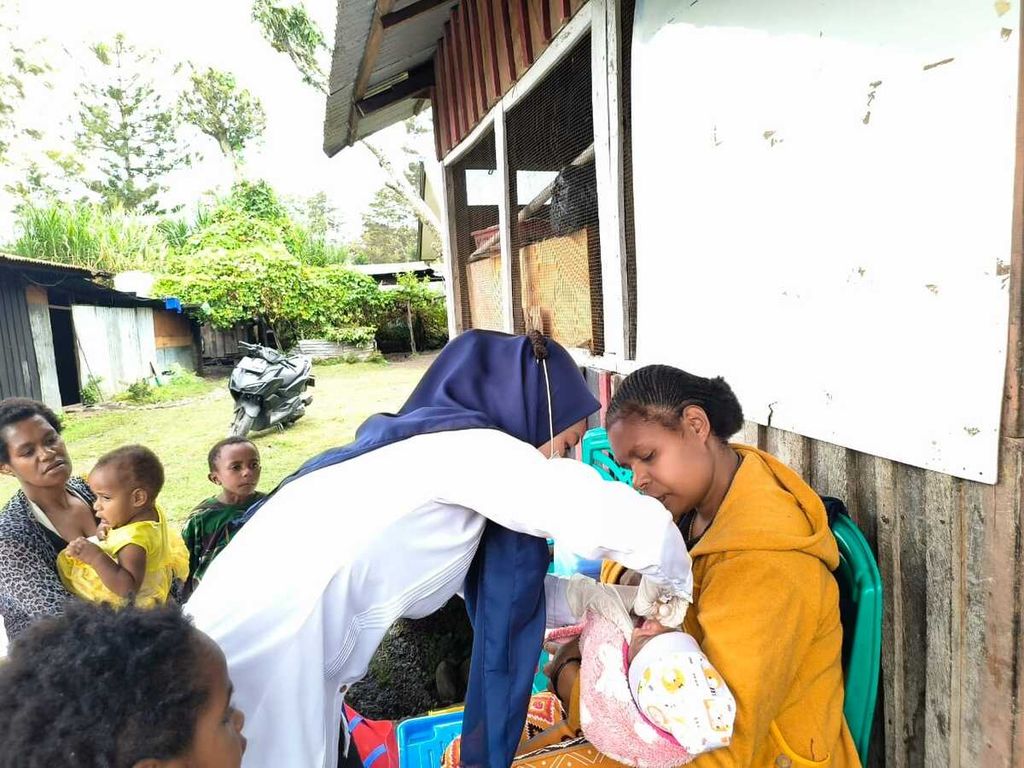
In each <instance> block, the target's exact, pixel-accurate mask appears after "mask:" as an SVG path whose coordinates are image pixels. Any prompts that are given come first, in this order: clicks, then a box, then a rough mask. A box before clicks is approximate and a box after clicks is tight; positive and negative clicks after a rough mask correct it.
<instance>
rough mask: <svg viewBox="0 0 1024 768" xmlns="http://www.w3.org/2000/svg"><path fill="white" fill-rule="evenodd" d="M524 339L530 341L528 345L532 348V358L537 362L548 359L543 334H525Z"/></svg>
mask: <svg viewBox="0 0 1024 768" xmlns="http://www.w3.org/2000/svg"><path fill="white" fill-rule="evenodd" d="M526 338H528V339H529V340H530V344H531V345H532V346H533V356H534V358H536V360H537V362H538V363H539V362H541V361H542V360H547V359H548V340H547V338H545V336H544V334H543V333H541V332H540V331H530V332H529V333H527V334H526Z"/></svg>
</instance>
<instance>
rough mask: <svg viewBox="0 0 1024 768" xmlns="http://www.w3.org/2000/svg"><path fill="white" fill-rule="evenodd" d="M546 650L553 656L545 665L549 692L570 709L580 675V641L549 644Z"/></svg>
mask: <svg viewBox="0 0 1024 768" xmlns="http://www.w3.org/2000/svg"><path fill="white" fill-rule="evenodd" d="M545 650H546V651H547V652H548V653H550V654H551V659H550V660H549V661H548V663H547V664H545V665H544V674H545V675H547V678H548V690H549V691H551V692H552V693H553V694H555V696H557V697H558V698H559V699H561V701H562V704H563V705H564V706H565V707H566V708H568V707H569V699H570V698H572V688H573V686H574V685H575V684H576V678H577V677H579V674H580V658H581V656H580V641H579V639H578V638H577V639H573V640H570V641H569V642H567V643H563V644H562V645H557V644H555V643H548V644H547V645H546V646H545Z"/></svg>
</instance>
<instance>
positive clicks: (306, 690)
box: [186, 429, 692, 768]
mask: <svg viewBox="0 0 1024 768" xmlns="http://www.w3.org/2000/svg"><path fill="white" fill-rule="evenodd" d="M487 520H493V521H494V522H496V523H500V524H501V525H503V526H505V527H507V528H510V529H512V530H516V531H520V532H523V533H528V534H532V535H535V536H542V537H552V538H555V539H557V540H558V541H559V544H560V545H564V546H566V547H567V548H569V549H571V550H573V551H575V552H576V553H577V554H579V555H581V556H584V557H589V558H597V557H607V558H612V559H615V560H616V561H618V562H621V563H623V564H624V565H627V566H629V567H631V568H634V569H636V570H639V571H642V572H644V573H646V574H648V575H650V576H653V577H656V578H658V579H662V580H664V581H665V582H666V583H667V584H668V585H669V587H670V588H671V589H672V590H673V591H675V592H676V593H679V594H686V595H689V594H690V589H691V586H692V582H691V574H690V559H689V556H688V555H687V553H686V549H685V546H684V544H683V539H682V537H681V535H680V533H679V531H678V530H677V529H676V526H675V525H674V524H673V522H672V520H671V517H670V515H669V513H668V511H667V510H665V509H664V508H663V507H662V506H661V505H660V504H659V503H658V502H657V501H655V500H654V499H650V498H646V497H643V496H641V495H639V494H637V493H635V492H633V490H632V489H630V488H628V487H626V486H624V485H622V484H620V483H609V482H605V481H603V480H602V479H601V478H600V477H599V476H598V475H597V473H596V472H594V470H593V469H591V468H590V467H587V466H585V465H583V464H581V463H579V462H576V461H573V460H570V459H561V460H555V461H549V460H547V459H545V458H544V457H543V456H541V454H540V453H539V452H538V451H537V450H536V449H535V448H533V447H531V446H529V445H527V444H526V443H523V442H521V441H519V440H517V439H515V438H513V437H510V436H508V435H506V434H504V433H502V432H499V431H497V430H488V429H474V430H462V431H453V432H442V433H435V434H429V435H419V436H417V437H413V438H410V439H408V440H404V441H402V442H399V443H394V444H392V445H389V446H385V447H383V448H379V449H377V450H375V451H372V452H370V453H367V454H364V455H362V456H359V457H357V458H355V459H351V460H349V461H346V462H343V463H341V464H337V465H334V466H332V467H327V468H325V469H321V470H318V471H316V472H313V473H311V474H309V475H306V476H304V477H302V478H300V479H298V480H295V481H293V482H292V483H290V484H288V485H287V486H285V487H284V488H282V489H281V490H280V491H279V492H278V493H277V494H275V495H274V496H273V497H272V498H271V499H270V500H269V501H268V502H267V503H266V504H265V505H264V506H263V508H262V509H260V510H259V512H258V513H257V514H256V515H255V516H254V517H253V519H252V520H250V521H249V522H248V523H247V524H246V526H245V528H243V529H242V530H241V531H240V532H239V534H238V535H237V536H236V537H235V538H234V540H233V541H232V542H231V544H230V545H229V546H228V547H227V548H226V549H225V550H224V552H222V553H221V554H220V556H219V557H218V558H217V560H216V561H215V562H214V563H213V564H212V566H211V567H210V568H209V570H208V571H207V573H206V575H205V577H204V578H203V581H202V583H201V584H200V586H199V588H198V589H197V590H196V592H195V594H194V595H193V597H192V599H191V600H190V601H189V602H188V604H187V606H186V610H187V612H188V613H189V614H191V615H192V617H193V618H194V620H195V624H196V626H197V627H198V628H199V629H201V630H202V631H204V632H206V633H207V634H208V635H209V636H210V637H212V638H213V639H214V640H215V641H217V643H219V644H220V647H221V648H222V649H223V650H224V653H225V655H226V656H227V661H228V668H229V671H230V674H231V678H232V681H233V683H234V686H235V702H236V705H237V706H238V707H239V708H240V709H241V710H242V711H243V712H244V713H245V716H246V724H245V734H246V736H247V737H248V740H249V748H248V751H247V753H246V756H245V760H244V766H245V768H285V767H287V766H294V768H315V767H316V766H324V767H325V768H333V766H335V765H336V761H337V753H338V738H339V733H340V722H341V705H342V698H343V690H342V689H344V688H347V686H349V685H351V684H352V683H355V682H356V681H358V680H359V679H361V678H362V677H363V675H364V674H365V673H366V670H367V667H368V665H369V663H370V659H371V658H372V656H373V654H374V651H375V650H376V649H377V646H378V644H379V643H380V641H381V639H382V637H383V636H384V633H385V632H386V631H387V629H388V627H390V626H391V624H392V623H393V622H394V621H395V620H396V619H398V618H401V617H407V618H420V617H423V616H427V615H429V614H430V613H432V612H434V611H436V610H437V609H439V608H440V607H441V606H443V605H444V604H445V603H446V602H447V601H448V600H449V599H450V598H451V597H452V596H453V595H455V594H456V593H457V592H460V591H461V589H462V586H463V582H464V580H465V577H466V572H467V570H468V569H469V566H470V563H471V562H472V560H473V555H474V554H475V552H476V548H477V544H478V543H479V540H480V536H481V534H482V532H483V529H484V525H485V523H486V521H487ZM556 591H557V590H556ZM549 594H552V590H551V589H550V588H549ZM552 598H553V599H556V596H555V595H554V594H552ZM552 609H555V606H552Z"/></svg>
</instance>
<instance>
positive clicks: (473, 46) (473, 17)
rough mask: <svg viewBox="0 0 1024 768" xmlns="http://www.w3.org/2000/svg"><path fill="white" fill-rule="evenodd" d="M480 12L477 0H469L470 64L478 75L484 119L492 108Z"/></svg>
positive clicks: (480, 104) (467, 18) (481, 110)
mask: <svg viewBox="0 0 1024 768" xmlns="http://www.w3.org/2000/svg"><path fill="white" fill-rule="evenodd" d="M479 14H480V10H479V8H478V6H477V3H476V1H475V0H469V2H467V3H466V24H467V31H468V33H469V43H470V59H471V62H470V64H471V65H472V68H473V71H474V72H475V73H476V83H477V86H478V88H477V99H478V100H479V106H480V114H479V116H478V117H479V118H482V117H483V116H484V114H485V113H486V112H487V108H488V107H489V106H491V101H490V99H488V98H487V83H486V82H485V81H486V78H487V75H486V73H485V72H484V53H483V38H482V36H481V33H480V16H479Z"/></svg>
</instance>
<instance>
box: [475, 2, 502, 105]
mask: <svg viewBox="0 0 1024 768" xmlns="http://www.w3.org/2000/svg"><path fill="white" fill-rule="evenodd" d="M476 11H477V20H478V22H479V23H478V25H477V26H478V27H479V29H480V35H481V37H480V42H481V44H482V46H483V58H484V84H485V85H486V87H487V89H486V92H487V106H488V108H490V106H491V105H493V104H494V102H496V101H497V100H498V99H500V98H501V97H502V96H503V95H504V91H502V90H501V73H499V72H498V45H497V41H496V37H495V26H496V22H495V20H494V8H493V6H492V5H491V2H490V0H481V2H480V3H479V4H478V5H477V7H476Z"/></svg>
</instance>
